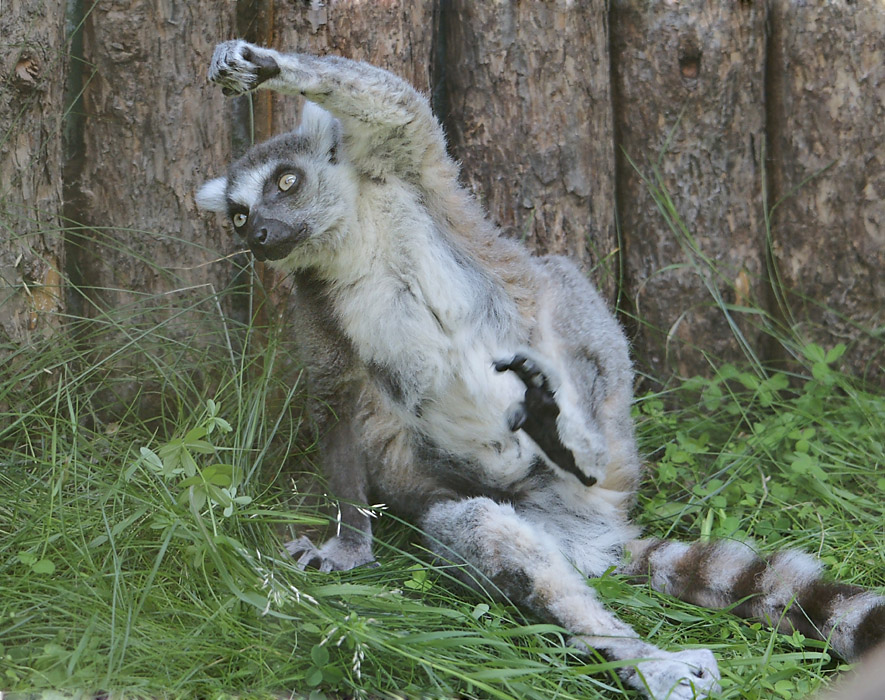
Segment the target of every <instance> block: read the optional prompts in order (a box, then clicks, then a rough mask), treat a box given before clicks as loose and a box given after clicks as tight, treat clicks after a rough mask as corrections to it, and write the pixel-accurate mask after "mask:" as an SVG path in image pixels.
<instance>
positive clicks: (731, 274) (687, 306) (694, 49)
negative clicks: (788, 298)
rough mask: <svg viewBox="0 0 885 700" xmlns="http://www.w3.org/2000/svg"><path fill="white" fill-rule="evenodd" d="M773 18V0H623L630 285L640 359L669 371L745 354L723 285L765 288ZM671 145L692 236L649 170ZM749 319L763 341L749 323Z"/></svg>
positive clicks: (615, 52)
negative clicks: (769, 8) (768, 17)
mask: <svg viewBox="0 0 885 700" xmlns="http://www.w3.org/2000/svg"><path fill="white" fill-rule="evenodd" d="M764 25H765V3H764V2H754V3H751V2H724V3H709V2H704V1H703V0H689V1H687V2H680V3H678V4H677V3H663V2H647V0H615V1H614V2H613V3H612V29H611V32H612V65H613V75H614V78H613V81H614V106H615V120H616V128H615V131H616V138H617V144H618V147H619V150H620V151H621V152H620V153H619V162H618V202H619V214H620V221H621V227H622V231H623V239H624V245H625V247H626V268H627V269H626V282H627V293H628V295H629V300H630V301H631V302H632V305H633V308H632V311H633V313H634V314H635V316H636V318H637V319H639V321H638V322H639V323H641V324H642V325H641V327H640V328H639V329H638V336H637V340H636V346H637V347H638V348H639V349H640V354H641V358H640V359H641V360H643V361H644V362H646V363H647V364H649V365H650V366H651V368H652V371H653V373H654V374H655V375H657V376H661V375H664V374H666V373H667V371H668V370H672V369H674V368H675V369H676V370H677V371H678V372H679V373H680V374H682V375H690V374H694V373H697V372H701V373H704V372H705V371H706V370H708V363H707V361H706V360H705V359H704V356H703V355H704V353H709V354H711V355H712V356H713V357H717V358H719V359H724V360H732V359H736V358H738V357H740V356H741V355H742V349H741V346H740V344H739V342H738V340H737V339H736V337H735V334H734V332H733V330H732V328H731V327H730V326H729V323H728V320H727V318H726V316H725V315H724V314H723V312H722V311H721V310H720V309H718V308H715V306H714V298H715V297H716V296H719V297H721V301H722V302H724V303H726V304H736V305H738V306H742V305H744V304H746V303H747V302H748V301H749V302H752V303H757V304H758V303H760V302H761V303H764V301H765V299H764V297H765V285H764V282H763V273H764V265H763V261H764V257H763V250H764V245H763V244H764V221H763V207H762V180H763V175H762V170H761V164H760V161H759V155H760V149H761V147H762V139H763V133H764V126H765V112H764V89H765V86H764V71H763V68H764V65H765V26H764ZM659 155H660V160H659V161H658V163H657V168H658V169H659V172H660V176H661V182H660V183H659V184H662V185H663V186H664V187H665V188H666V190H667V191H668V192H669V194H670V197H672V202H673V206H674V207H675V212H676V213H677V214H678V215H679V217H680V218H681V220H682V221H683V222H684V223H685V226H686V227H687V230H688V234H689V237H686V236H683V235H681V234H679V233H674V231H672V230H671V229H670V227H669V226H668V223H667V222H666V221H665V219H664V218H663V217H662V216H661V213H660V212H659V211H658V206H659V204H658V203H656V202H655V201H654V199H653V197H652V195H651V194H650V192H649V188H648V186H647V184H646V183H645V182H643V176H646V177H649V178H652V179H654V176H653V172H654V169H655V165H654V163H655V160H656V159H657V158H658V156H659ZM631 159H632V160H633V161H634V162H636V163H637V164H638V167H639V168H640V170H641V174H640V173H638V172H637V171H636V170H635V169H634V167H633V165H632V164H631V163H630V160H631ZM695 247H696V250H695V252H688V251H689V249H691V248H695ZM705 258H706V259H709V261H710V262H712V264H713V265H715V267H716V269H717V270H718V271H720V272H721V276H720V275H719V274H718V273H716V272H714V271H713V270H712V269H711V268H710V266H709V265H708V264H707V261H706V260H705ZM711 291H712V294H711ZM732 316H734V314H732ZM736 323H737V322H736ZM737 326H738V327H739V328H740V329H741V331H742V332H743V333H744V334H746V337H747V341H748V346H749V348H751V349H753V350H755V349H757V348H758V346H759V339H758V338H757V337H756V335H755V334H754V333H753V331H752V329H751V328H750V327H749V324H746V323H737Z"/></svg>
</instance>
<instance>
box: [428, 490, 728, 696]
mask: <svg viewBox="0 0 885 700" xmlns="http://www.w3.org/2000/svg"><path fill="white" fill-rule="evenodd" d="M422 527H423V529H424V532H425V533H426V535H427V540H428V543H429V546H430V548H431V549H432V550H433V551H434V552H435V553H436V554H437V555H438V556H439V557H440V558H442V559H444V560H446V561H449V562H452V563H454V564H456V565H461V566H462V567H463V568H462V569H461V570H460V572H459V578H461V579H462V580H464V581H465V582H467V583H468V584H470V585H471V586H473V587H475V588H483V589H491V593H492V594H493V595H496V596H497V597H504V598H506V599H508V600H510V601H511V602H513V603H514V604H516V605H519V606H522V607H523V608H524V609H527V610H530V611H531V612H533V613H535V614H536V615H538V616H539V617H541V618H543V619H546V620H550V621H552V622H555V623H556V624H559V625H561V626H562V627H564V628H565V629H567V630H568V631H569V632H571V633H572V634H574V635H575V638H574V642H575V644H576V646H577V647H578V648H582V649H585V650H586V649H587V648H588V647H592V648H594V649H597V650H598V651H599V652H600V653H602V654H603V655H605V656H606V657H607V658H610V659H612V660H618V661H624V662H625V665H624V667H623V668H621V669H619V671H618V673H619V675H620V676H621V677H622V678H623V680H624V682H625V683H626V684H627V685H629V686H631V687H633V688H636V689H638V690H641V691H643V692H644V693H645V694H646V695H647V696H648V697H650V698H653V699H654V700H659V699H660V700H663V698H671V699H672V700H688V699H690V698H703V697H706V696H707V695H708V694H709V693H711V692H714V691H716V690H718V688H719V684H718V679H719V671H718V668H717V666H716V660H715V659H714V657H713V655H712V654H711V653H710V652H709V651H707V650H706V649H697V650H694V649H692V650H686V651H681V652H675V653H672V652H666V651H662V650H661V649H658V648H657V647H655V646H653V645H651V644H648V643H646V642H643V641H642V640H640V639H639V638H638V636H637V634H636V632H635V631H633V629H632V628H631V627H630V626H629V625H627V624H625V623H624V622H622V621H621V620H619V619H618V618H617V617H616V616H615V615H613V614H612V613H611V612H609V611H608V610H606V609H605V608H604V607H603V605H602V604H601V603H600V602H599V600H598V599H597V598H596V596H595V593H594V591H593V589H591V588H589V587H588V586H587V584H586V582H585V581H584V578H583V576H581V574H580V573H579V572H578V571H577V570H576V569H575V568H574V566H572V565H571V564H570V563H569V561H568V560H567V559H566V558H565V557H564V556H563V555H562V554H561V553H560V548H559V546H558V543H557V541H556V540H555V539H554V538H553V537H551V536H550V535H548V534H546V533H544V532H541V531H540V530H539V529H537V528H535V527H534V526H532V524H531V523H529V522H528V521H527V520H526V519H525V518H523V517H521V516H520V515H519V514H518V513H517V512H516V511H515V510H514V508H513V507H512V506H510V505H506V504H500V503H496V502H495V501H492V500H491V499H488V498H471V499H465V500H459V501H441V502H438V503H436V504H434V505H432V506H431V507H430V508H429V509H428V511H427V513H426V515H425V516H424V517H423V519H422Z"/></svg>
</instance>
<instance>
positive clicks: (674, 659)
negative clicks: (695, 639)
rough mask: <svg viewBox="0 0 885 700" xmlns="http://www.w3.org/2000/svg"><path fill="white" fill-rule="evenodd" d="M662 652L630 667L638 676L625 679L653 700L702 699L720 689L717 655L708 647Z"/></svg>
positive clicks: (630, 670)
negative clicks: (658, 655) (634, 666)
mask: <svg viewBox="0 0 885 700" xmlns="http://www.w3.org/2000/svg"><path fill="white" fill-rule="evenodd" d="M662 653H663V656H662V657H661V658H659V659H650V660H649V661H642V662H641V663H638V664H636V668H635V669H627V670H628V671H629V672H632V674H633V675H634V676H635V677H629V678H628V677H626V676H625V678H624V680H625V681H626V682H627V683H629V684H630V685H633V686H634V687H637V688H639V689H640V690H642V691H643V692H645V693H646V694H647V695H648V696H649V697H650V698H652V699H653V700H665V699H668V700H700V698H706V697H708V696H709V695H710V694H712V693H717V692H719V690H720V689H721V688H720V686H719V678H720V676H719V667H718V665H717V664H716V657H714V656H713V653H712V652H711V651H709V650H708V649H686V650H684V651H677V652H662Z"/></svg>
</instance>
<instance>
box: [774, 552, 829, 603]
mask: <svg viewBox="0 0 885 700" xmlns="http://www.w3.org/2000/svg"><path fill="white" fill-rule="evenodd" d="M821 568H822V566H821V563H820V562H819V561H818V560H817V559H815V558H814V557H812V556H809V555H808V554H806V553H805V552H799V551H796V550H795V549H787V550H785V551H783V552H778V553H777V554H775V555H774V556H773V557H772V558H771V565H770V566H769V567H768V568H767V569H766V570H765V573H764V574H763V575H762V581H761V582H760V586H759V588H760V590H761V591H762V592H763V593H764V594H765V597H764V598H763V605H764V606H765V608H766V609H771V608H776V609H780V608H783V607H784V606H786V605H787V604H788V603H789V602H790V601H791V600H792V598H793V597H794V596H795V595H796V592H797V591H799V590H801V589H802V588H804V587H805V586H807V585H808V584H810V583H812V582H813V581H816V580H817V579H819V578H820V575H821Z"/></svg>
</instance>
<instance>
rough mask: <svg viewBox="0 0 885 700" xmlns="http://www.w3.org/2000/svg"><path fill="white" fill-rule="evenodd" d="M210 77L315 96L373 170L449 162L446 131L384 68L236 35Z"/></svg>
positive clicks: (232, 89) (356, 158)
mask: <svg viewBox="0 0 885 700" xmlns="http://www.w3.org/2000/svg"><path fill="white" fill-rule="evenodd" d="M209 78H210V80H212V81H214V82H216V83H219V84H220V85H222V87H223V88H224V89H225V90H226V91H227V92H229V93H242V92H248V91H249V90H253V89H255V88H259V87H262V88H267V89H270V90H276V91H278V92H282V93H285V94H291V95H302V96H304V97H306V98H307V99H308V100H310V101H311V102H315V103H316V104H318V105H320V106H321V107H323V108H324V109H326V110H328V111H329V112H331V113H332V114H333V115H334V116H335V117H337V118H338V119H339V120H340V121H341V124H342V127H343V130H344V139H345V145H346V150H347V152H348V155H349V157H350V158H351V160H352V161H353V162H354V164H355V165H357V167H360V166H365V167H366V168H367V169H368V170H371V171H372V172H373V173H374V174H376V175H382V174H383V172H384V171H385V170H392V171H397V172H400V173H401V174H417V173H419V172H420V171H421V170H423V169H424V167H426V166H428V165H429V166H430V167H435V166H437V165H439V164H441V163H447V162H448V159H447V158H446V157H445V141H444V138H443V133H442V129H441V127H440V126H439V123H438V122H437V121H436V119H435V118H434V116H433V113H432V112H431V110H430V106H429V104H428V103H427V100H425V99H424V98H423V97H421V95H420V94H419V93H418V92H417V91H416V90H415V89H414V88H413V87H412V86H411V85H409V84H408V83H407V82H406V81H404V80H403V79H402V78H400V77H398V76H395V75H393V74H392V73H389V72H387V71H385V70H383V69H382V68H377V67H376V66H372V65H369V64H367V63H360V62H358V61H351V60H349V59H346V58H341V57H339V56H310V55H306V54H282V53H279V52H278V51H274V50H273V49H267V48H263V47H259V46H254V45H252V44H249V43H247V42H245V41H239V40H235V41H228V42H225V43H223V44H219V45H218V46H217V47H216V49H215V54H214V55H213V57H212V63H211V66H210V69H209ZM379 171H380V172H379Z"/></svg>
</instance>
